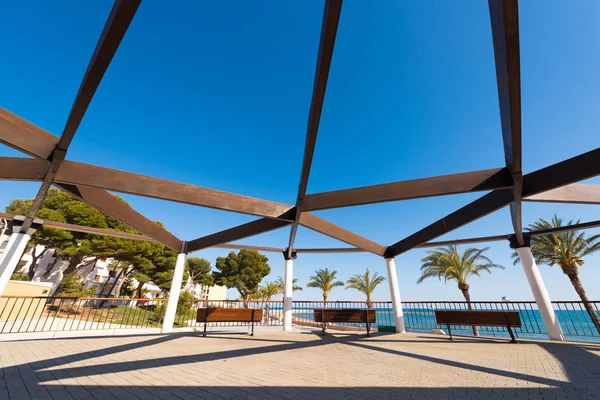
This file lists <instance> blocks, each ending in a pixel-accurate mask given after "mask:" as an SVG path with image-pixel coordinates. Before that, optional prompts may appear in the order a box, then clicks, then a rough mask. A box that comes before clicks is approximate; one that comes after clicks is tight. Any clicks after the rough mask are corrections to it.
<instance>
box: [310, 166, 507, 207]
mask: <svg viewBox="0 0 600 400" xmlns="http://www.w3.org/2000/svg"><path fill="white" fill-rule="evenodd" d="M510 187H512V178H511V175H510V173H509V171H508V169H507V168H494V169H486V170H482V171H473V172H464V173H460V174H451V175H442V176H436V177H431V178H421V179H413V180H408V181H401V182H394V183H386V184H382V185H373V186H363V187H359V188H353V189H345V190H336V191H332V192H324V193H315V194H309V195H307V196H306V198H305V199H304V209H305V210H306V211H313V210H325V209H330V208H338V207H348V206H358V205H364V204H374V203H382V202H387V201H398V200H408V199H416V198H420V197H432V196H442V195H448V194H457V193H468V192H477V191H486V190H494V189H504V188H510Z"/></svg>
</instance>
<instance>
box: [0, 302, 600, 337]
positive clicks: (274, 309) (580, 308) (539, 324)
mask: <svg viewBox="0 0 600 400" xmlns="http://www.w3.org/2000/svg"><path fill="white" fill-rule="evenodd" d="M166 301H167V300H166V299H145V298H143V299H130V298H95V297H86V298H74V297H22V296H21V297H17V296H5V297H0V334H3V333H22V332H50V331H73V330H102V329H136V328H159V327H161V325H162V321H163V316H164V311H165V308H166ZM552 304H553V306H554V310H555V312H556V315H557V318H558V320H559V322H560V325H561V327H562V329H563V332H564V334H565V335H566V337H567V338H568V339H571V340H592V341H600V334H599V333H598V331H597V329H596V327H595V326H594V324H593V322H592V320H591V318H590V316H589V314H588V313H587V310H586V309H585V307H584V304H583V302H581V301H555V302H552ZM589 304H590V305H591V306H592V307H593V309H594V310H595V311H596V313H598V310H599V307H600V302H599V301H592V302H589ZM402 305H403V307H402V308H403V312H404V320H405V324H406V328H407V330H408V331H409V332H429V331H430V330H431V329H442V330H445V329H446V327H445V326H444V325H438V324H436V321H435V310H466V309H468V305H467V303H466V302H464V301H418V302H414V301H407V302H403V304H402ZM204 307H225V308H259V309H262V310H263V319H262V321H261V322H260V323H259V325H262V326H281V325H283V302H282V301H259V300H257V301H238V300H223V301H206V300H194V301H185V302H180V303H179V304H178V306H177V312H176V316H175V327H196V328H201V327H203V326H204V324H203V323H202V322H196V313H197V310H198V308H204ZM315 308H333V309H348V308H358V309H367V308H369V309H374V310H375V311H376V319H377V322H376V324H374V326H373V328H374V329H375V330H379V331H380V332H381V331H383V332H386V331H387V332H393V331H394V330H395V326H394V317H393V312H392V303H391V302H389V301H373V302H370V303H367V302H365V301H328V302H327V303H324V302H323V301H294V302H293V306H292V321H293V324H294V325H295V326H298V327H320V326H321V324H320V323H315V322H314V311H313V310H314V309H315ZM471 308H472V309H473V310H491V311H517V312H519V314H520V317H521V324H522V326H521V327H520V328H516V329H514V331H515V333H516V334H517V336H518V337H521V338H534V339H547V332H546V329H545V327H544V324H543V321H542V318H541V315H540V313H539V310H538V309H537V305H536V303H535V302H533V301H518V302H515V301H509V302H502V301H473V302H471ZM209 326H210V327H236V326H238V327H242V326H247V324H246V323H240V322H218V323H209ZM329 327H330V328H331V329H339V330H350V331H362V330H364V329H365V327H364V325H363V324H341V323H336V324H334V325H331V324H330V325H329ZM452 330H453V332H454V333H456V334H459V335H461V334H462V335H472V334H473V331H472V327H471V326H457V327H453V329H452ZM478 330H479V334H480V335H481V336H495V337H508V333H507V332H506V329H505V328H503V327H486V326H480V327H478Z"/></svg>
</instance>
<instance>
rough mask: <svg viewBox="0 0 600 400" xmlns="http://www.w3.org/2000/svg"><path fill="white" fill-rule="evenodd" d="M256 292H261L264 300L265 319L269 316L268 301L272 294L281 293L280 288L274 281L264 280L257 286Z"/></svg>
mask: <svg viewBox="0 0 600 400" xmlns="http://www.w3.org/2000/svg"><path fill="white" fill-rule="evenodd" d="M258 292H259V293H260V294H262V298H263V299H264V300H265V302H266V305H265V317H266V318H267V320H268V319H269V318H270V315H269V309H270V305H271V304H270V303H269V302H270V301H271V298H272V297H273V296H277V295H278V294H279V293H281V289H280V287H279V285H278V284H277V283H276V282H269V281H267V282H265V283H264V284H262V285H261V286H260V287H259V288H258Z"/></svg>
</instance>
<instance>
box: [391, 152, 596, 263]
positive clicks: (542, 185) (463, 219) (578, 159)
mask: <svg viewBox="0 0 600 400" xmlns="http://www.w3.org/2000/svg"><path fill="white" fill-rule="evenodd" d="M598 160H600V148H598V149H595V150H592V151H589V152H587V153H584V154H580V155H578V156H575V157H573V158H570V159H568V160H565V161H561V162H559V163H556V164H553V165H550V166H548V167H546V168H542V169H539V170H537V171H534V172H531V173H529V174H527V175H525V176H524V177H523V197H529V196H533V195H536V194H538V193H542V192H545V191H548V190H552V189H556V188H559V187H561V186H564V185H568V184H570V183H574V182H577V181H581V180H584V179H589V178H593V177H594V176H597V175H600V163H598ZM512 201H513V196H512V192H511V191H510V190H508V189H500V190H494V191H493V192H491V193H488V194H486V195H485V196H483V197H481V198H479V199H477V200H475V201H474V202H472V203H470V204H468V205H466V206H464V207H463V208H461V209H459V210H458V211H455V212H453V213H452V214H450V215H448V216H446V217H444V218H442V219H440V220H439V221H437V222H434V223H433V224H431V225H429V226H428V227H426V228H424V229H422V230H420V231H419V232H417V233H414V234H413V235H411V236H409V237H407V238H405V239H402V240H400V241H399V242H397V243H395V244H393V245H392V246H389V247H388V248H387V250H386V252H385V255H384V256H385V257H386V258H387V257H395V256H397V255H398V254H401V253H404V252H406V251H408V250H410V249H412V248H415V247H417V246H419V245H420V244H422V243H426V242H429V241H430V240H433V239H435V238H436V237H439V236H442V235H444V234H446V233H448V232H451V231H453V230H454V229H456V228H459V227H461V226H463V225H465V224H468V223H469V222H472V221H475V220H477V219H479V218H481V217H483V216H485V215H487V214H489V213H492V212H494V211H496V210H499V209H500V208H502V207H505V206H507V205H509V204H510V203H511V202H512Z"/></svg>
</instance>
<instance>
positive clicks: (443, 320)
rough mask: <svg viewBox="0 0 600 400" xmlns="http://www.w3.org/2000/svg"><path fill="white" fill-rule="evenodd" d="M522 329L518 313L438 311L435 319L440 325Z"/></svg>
mask: <svg viewBox="0 0 600 400" xmlns="http://www.w3.org/2000/svg"><path fill="white" fill-rule="evenodd" d="M507 318H508V325H510V326H511V327H516V328H520V327H521V318H520V316H519V313H518V312H517V311H478V310H447V311H444V310H436V311H435V319H436V322H437V323H438V324H440V325H445V324H450V325H479V326H506V325H507Z"/></svg>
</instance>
